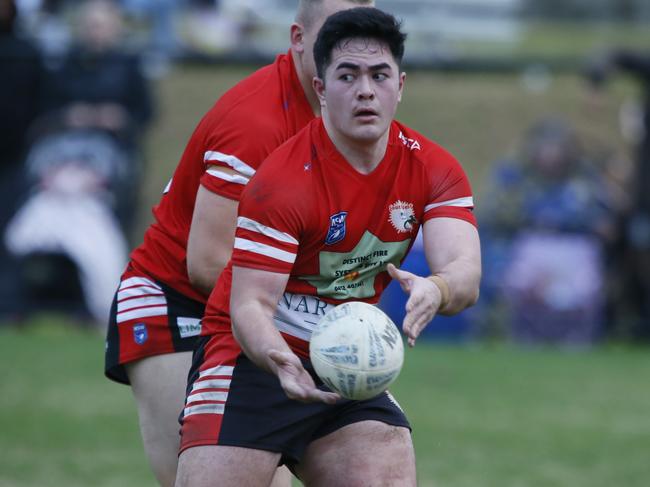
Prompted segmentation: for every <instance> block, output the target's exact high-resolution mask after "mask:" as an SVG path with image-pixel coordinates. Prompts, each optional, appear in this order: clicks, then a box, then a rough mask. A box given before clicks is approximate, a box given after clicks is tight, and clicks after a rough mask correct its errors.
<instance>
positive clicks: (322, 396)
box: [309, 389, 341, 404]
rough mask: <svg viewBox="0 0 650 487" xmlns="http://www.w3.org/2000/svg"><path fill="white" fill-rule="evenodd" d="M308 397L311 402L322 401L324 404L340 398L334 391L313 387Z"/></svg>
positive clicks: (332, 402) (334, 401)
mask: <svg viewBox="0 0 650 487" xmlns="http://www.w3.org/2000/svg"><path fill="white" fill-rule="evenodd" d="M309 398H310V399H311V400H312V401H313V402H324V403H325V404H334V403H336V401H338V400H339V399H341V396H339V395H338V394H337V393H335V392H325V391H321V390H320V389H313V391H311V393H310V394H309Z"/></svg>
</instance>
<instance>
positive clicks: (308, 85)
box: [291, 49, 320, 117]
mask: <svg viewBox="0 0 650 487" xmlns="http://www.w3.org/2000/svg"><path fill="white" fill-rule="evenodd" d="M291 56H292V57H293V65H294V66H295V68H296V75H297V76H298V81H300V86H302V91H303V93H304V94H305V96H306V97H307V101H308V102H309V106H310V107H311V110H312V111H313V112H314V115H315V116H316V117H320V102H319V101H318V97H317V96H316V93H315V92H314V88H313V87H312V79H311V77H309V76H307V75H306V74H305V71H304V70H303V69H302V60H301V59H300V56H298V54H296V52H295V51H294V50H293V49H292V50H291Z"/></svg>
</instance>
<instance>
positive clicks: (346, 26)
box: [314, 7, 406, 79]
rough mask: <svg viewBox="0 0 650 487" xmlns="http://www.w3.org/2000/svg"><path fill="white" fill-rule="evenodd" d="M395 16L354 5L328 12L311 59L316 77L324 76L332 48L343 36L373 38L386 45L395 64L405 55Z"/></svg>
mask: <svg viewBox="0 0 650 487" xmlns="http://www.w3.org/2000/svg"><path fill="white" fill-rule="evenodd" d="M401 26H402V24H401V22H399V21H397V19H395V17H393V16H392V15H390V14H387V13H386V12H384V11H382V10H379V9H378V8H373V7H356V8H351V9H347V10H342V11H340V12H337V13H335V14H333V15H330V16H329V17H328V18H327V20H326V21H325V23H324V24H323V27H321V29H320V31H319V32H318V37H317V38H316V43H315V44H314V62H315V63H316V73H317V74H318V77H319V78H321V79H324V75H325V69H326V68H327V66H328V65H329V63H330V62H331V60H332V51H333V50H334V48H335V47H337V46H339V45H340V44H341V42H342V41H344V40H346V39H359V38H361V39H373V40H377V41H380V42H383V43H385V44H387V45H388V47H389V49H390V52H391V54H392V55H393V58H395V61H396V62H397V64H398V66H399V65H400V64H401V63H402V57H404V41H405V40H406V34H405V33H403V32H402V31H401V30H400V28H401Z"/></svg>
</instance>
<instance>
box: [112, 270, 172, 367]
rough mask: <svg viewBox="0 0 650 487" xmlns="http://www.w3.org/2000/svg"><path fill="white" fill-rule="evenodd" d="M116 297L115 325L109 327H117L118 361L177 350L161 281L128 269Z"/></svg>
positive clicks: (122, 361)
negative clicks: (158, 282) (157, 281)
mask: <svg viewBox="0 0 650 487" xmlns="http://www.w3.org/2000/svg"><path fill="white" fill-rule="evenodd" d="M115 299H116V310H115V318H114V319H115V324H109V326H117V331H118V335H119V358H118V363H119V364H125V363H129V362H133V361H135V360H140V359H142V358H145V357H150V356H153V355H160V354H164V353H172V352H174V351H175V347H174V341H173V337H172V331H171V329H170V324H169V316H168V313H169V309H168V300H167V296H165V292H164V290H163V289H162V287H161V286H160V285H159V284H157V283H156V282H155V281H153V280H152V279H150V278H147V277H145V276H142V275H141V274H139V273H136V272H134V271H130V270H127V271H126V272H125V273H124V275H123V276H122V281H121V282H120V286H119V288H118V290H117V294H116V298H115Z"/></svg>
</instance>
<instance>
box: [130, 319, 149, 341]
mask: <svg viewBox="0 0 650 487" xmlns="http://www.w3.org/2000/svg"><path fill="white" fill-rule="evenodd" d="M148 338H149V333H148V332H147V325H145V324H144V323H136V324H135V325H133V340H134V341H135V343H137V344H138V345H142V344H143V343H144V342H146V341H147V339H148Z"/></svg>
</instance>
